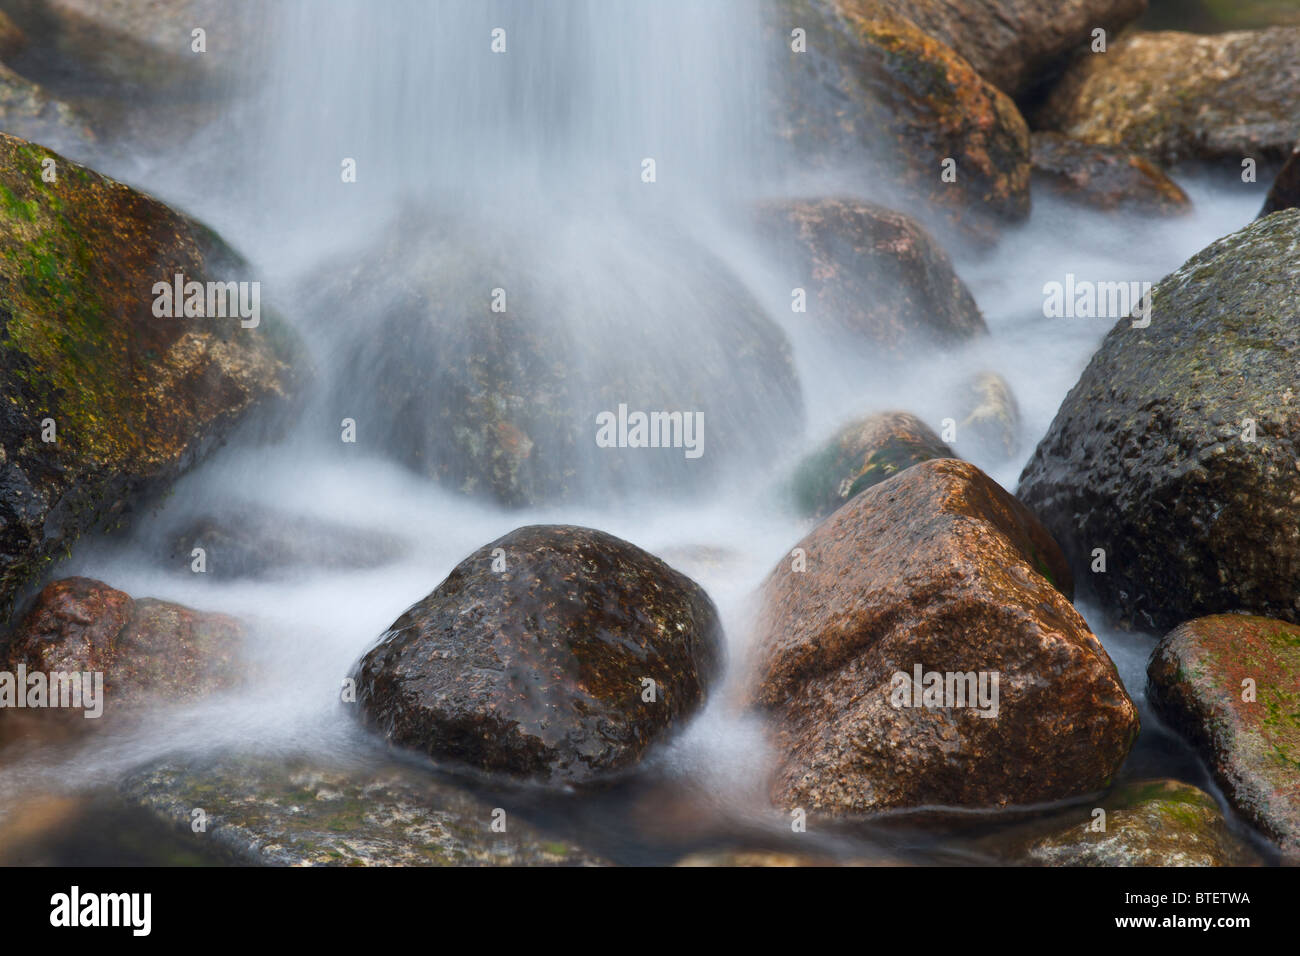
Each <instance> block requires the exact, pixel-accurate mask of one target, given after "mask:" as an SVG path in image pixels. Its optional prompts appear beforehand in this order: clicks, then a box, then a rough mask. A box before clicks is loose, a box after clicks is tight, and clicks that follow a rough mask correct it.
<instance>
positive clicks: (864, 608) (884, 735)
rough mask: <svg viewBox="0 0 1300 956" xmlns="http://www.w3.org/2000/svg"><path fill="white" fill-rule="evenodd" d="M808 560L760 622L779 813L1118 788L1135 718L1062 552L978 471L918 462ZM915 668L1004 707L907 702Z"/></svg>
mask: <svg viewBox="0 0 1300 956" xmlns="http://www.w3.org/2000/svg"><path fill="white" fill-rule="evenodd" d="M798 548H800V549H802V552H803V554H802V559H803V560H802V564H803V566H804V567H805V568H806V570H803V571H800V570H798V567H799V564H798V563H797V562H796V561H786V562H783V563H782V564H781V565H780V566H779V567H778V568H777V569H776V570H775V571H774V572H773V573H772V575H771V576H770V577H769V578H768V580H767V582H766V584H765V585H764V589H763V605H762V610H761V612H760V616H759V620H758V634H757V641H758V648H759V652H758V660H757V669H758V674H757V686H756V690H755V691H754V694H755V697H756V700H757V703H758V705H759V706H760V707H761V708H762V709H764V710H765V711H766V712H767V713H768V714H769V716H770V718H771V722H772V729H773V731H774V735H775V742H776V749H777V752H778V754H779V765H778V768H777V772H776V775H775V779H774V783H773V798H774V800H775V801H776V802H777V803H778V804H780V805H782V806H788V807H803V808H805V809H807V810H809V811H810V812H811V811H820V812H824V813H827V814H853V813H869V812H872V811H881V810H886V809H890V808H896V807H919V806H934V805H946V806H966V807H974V806H979V807H997V806H1006V805H1013V804H1025V803H1033V802H1038V801H1045V800H1052V799H1057V798H1061V797H1065V796H1068V795H1071V794H1080V793H1085V792H1090V791H1092V790H1095V789H1097V788H1100V787H1102V786H1104V785H1106V784H1107V783H1108V782H1109V781H1110V779H1111V778H1112V776H1113V775H1114V773H1115V771H1116V770H1117V769H1118V768H1119V766H1120V764H1121V763H1122V762H1123V760H1124V757H1125V756H1126V755H1127V754H1128V751H1129V749H1130V748H1131V746H1132V745H1133V742H1134V740H1135V739H1136V737H1137V732H1138V715H1137V710H1136V708H1135V707H1134V705H1133V702H1132V701H1131V700H1130V699H1129V697H1128V695H1127V694H1126V693H1125V690H1124V686H1123V684H1122V683H1121V681H1120V678H1119V674H1118V672H1117V671H1116V669H1115V666H1114V664H1113V663H1112V662H1111V660H1110V658H1109V657H1108V656H1107V655H1106V652H1105V650H1104V649H1103V648H1102V646H1101V643H1100V642H1099V641H1098V640H1097V638H1096V637H1095V636H1094V635H1093V634H1092V633H1091V632H1090V631H1089V630H1088V626H1087V624H1086V623H1085V622H1084V620H1083V619H1082V618H1081V617H1080V616H1079V615H1078V613H1076V612H1075V610H1074V608H1073V607H1072V606H1071V604H1070V602H1069V600H1068V599H1067V598H1066V597H1065V595H1064V594H1062V590H1064V591H1065V592H1066V593H1068V592H1069V590H1070V587H1071V583H1070V576H1069V571H1068V570H1067V568H1066V564H1065V559H1064V557H1063V556H1062V554H1061V551H1060V549H1059V548H1058V547H1057V546H1056V544H1055V543H1054V542H1053V541H1052V539H1051V537H1050V536H1049V535H1048V534H1047V532H1046V531H1045V530H1044V529H1043V527H1042V526H1041V525H1040V524H1039V523H1038V521H1037V520H1036V519H1035V518H1034V516H1033V515H1032V514H1031V513H1030V512H1029V511H1028V510H1027V509H1026V508H1025V507H1023V506H1022V505H1021V504H1019V503H1018V502H1017V501H1016V500H1015V499H1014V498H1012V497H1011V495H1009V494H1007V493H1006V492H1005V491H1004V490H1003V489H1001V488H1000V487H998V486H997V485H996V484H995V483H994V482H993V481H992V480H991V479H989V478H988V477H987V476H986V475H984V473H983V472H981V471H980V470H979V469H977V468H976V467H975V466H973V465H969V464H966V463H965V462H960V461H954V460H950V459H939V460H933V461H927V462H922V463H921V464H918V465H914V466H912V467H911V468H909V469H907V470H906V471H904V472H902V473H901V474H899V475H898V476H897V477H895V478H892V479H890V480H889V481H886V482H883V483H881V484H879V485H876V486H874V487H872V488H869V489H867V490H866V491H864V492H863V493H862V494H860V495H858V496H857V497H856V498H855V499H853V500H852V501H850V502H849V503H848V504H847V505H845V506H844V507H843V508H841V509H840V510H839V511H837V512H836V513H835V514H833V515H832V516H831V517H830V518H828V519H827V520H826V521H824V522H823V523H822V524H821V525H819V526H818V527H817V528H816V529H815V530H814V531H813V532H812V533H810V534H809V535H808V536H807V537H806V538H804V539H803V540H802V541H800V542H799V544H798ZM1058 588H1059V589H1058ZM918 665H919V666H920V667H921V668H922V671H923V672H938V673H940V674H947V673H950V672H951V673H954V674H957V673H961V674H966V673H971V674H974V675H975V676H976V678H977V679H978V678H980V676H981V675H983V679H984V681H985V684H984V688H985V689H986V690H990V691H991V689H992V686H993V678H994V676H996V678H997V685H996V686H997V688H998V690H997V696H996V698H993V696H992V694H991V693H990V694H988V696H987V697H986V698H985V699H984V701H983V703H984V704H985V706H983V707H982V708H981V707H979V706H951V705H952V704H959V703H962V701H960V700H959V699H957V698H955V697H947V698H944V699H941V700H940V701H938V703H939V704H941V705H942V704H944V702H945V700H946V702H947V704H948V705H946V706H930V705H929V704H927V702H926V701H925V700H924V698H922V700H921V701H920V703H921V706H901V705H900V704H909V703H912V700H911V697H910V692H909V693H908V694H907V695H906V700H900V698H899V697H898V689H899V682H898V680H897V676H896V675H899V674H902V675H904V677H906V678H908V680H909V682H910V677H911V675H913V673H914V668H915V667H916V666H918ZM954 689H955V688H954ZM994 700H995V701H996V703H995V704H994V706H992V707H989V706H987V704H988V703H990V702H991V701H994ZM930 703H934V702H930ZM965 703H967V704H970V703H971V701H969V700H967V701H966V702H965ZM981 713H983V714H988V716H981Z"/></svg>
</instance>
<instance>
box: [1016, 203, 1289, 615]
mask: <svg viewBox="0 0 1300 956" xmlns="http://www.w3.org/2000/svg"><path fill="white" fill-rule="evenodd" d="M1298 256H1300V210H1288V211H1285V212H1281V213H1278V214H1276V215H1273V216H1269V217H1267V218H1265V219H1260V220H1257V221H1256V222H1254V223H1253V224H1251V225H1250V226H1248V227H1247V228H1245V229H1243V230H1242V231H1240V232H1238V233H1235V234H1233V235H1231V236H1228V237H1227V238H1225V239H1221V240H1219V241H1218V242H1216V243H1214V244H1213V245H1211V246H1210V247H1209V248H1207V249H1205V250H1203V251H1201V252H1200V253H1198V254H1197V255H1195V256H1193V257H1192V258H1191V259H1190V260H1189V261H1188V262H1187V263H1186V264H1185V265H1183V267H1182V268H1181V269H1179V270H1178V271H1177V272H1175V273H1173V274H1172V275H1171V276H1169V277H1167V278H1166V279H1164V281H1162V282H1161V283H1159V285H1157V286H1156V288H1155V289H1154V292H1153V305H1152V309H1151V313H1150V316H1149V320H1150V322H1149V325H1147V326H1146V327H1141V326H1142V325H1143V324H1144V322H1145V321H1146V319H1145V318H1140V319H1136V320H1130V319H1127V318H1126V319H1122V320H1121V321H1120V322H1119V323H1118V324H1117V325H1116V326H1115V327H1114V328H1113V329H1112V330H1111V331H1110V333H1109V334H1108V335H1107V336H1106V338H1105V340H1104V341H1103V342H1102V344H1101V347H1100V348H1099V349H1098V350H1097V353H1096V355H1094V356H1093V358H1092V361H1091V362H1090V363H1089V365H1088V367H1087V368H1086V369H1085V370H1084V372H1083V375H1082V376H1081V377H1080V379H1079V382H1078V384H1076V385H1075V387H1074V388H1073V389H1072V390H1071V391H1070V393H1069V395H1067V396H1066V398H1065V401H1064V402H1063V403H1062V405H1061V408H1060V410H1059V411H1058V412H1057V415H1056V419H1055V421H1053V422H1052V425H1051V427H1050V428H1049V429H1048V432H1047V435H1046V436H1045V437H1044V438H1043V440H1042V441H1041V442H1040V443H1039V445H1038V448H1037V449H1036V450H1035V451H1034V454H1033V457H1032V458H1031V459H1030V460H1029V463H1028V465H1026V467H1025V471H1024V473H1023V475H1022V476H1021V479H1020V488H1019V491H1018V495H1019V497H1020V499H1021V500H1022V501H1024V502H1025V503H1026V504H1027V505H1029V507H1030V508H1031V509H1033V510H1034V511H1035V512H1036V513H1037V514H1038V516H1039V517H1040V518H1041V519H1042V521H1043V523H1044V524H1045V525H1046V526H1047V528H1048V529H1049V530H1050V531H1051V532H1052V534H1053V535H1054V536H1055V537H1056V540H1057V541H1059V542H1060V543H1061V547H1062V548H1063V549H1064V550H1065V553H1066V556H1067V557H1068V558H1069V559H1070V562H1071V564H1072V566H1073V567H1074V569H1075V572H1076V573H1078V574H1083V573H1084V572H1086V571H1087V570H1089V569H1091V567H1092V566H1093V563H1094V561H1095V560H1096V558H1094V555H1095V554H1096V553H1097V549H1101V550H1102V551H1104V552H1105V554H1104V558H1105V572H1104V573H1094V574H1088V576H1087V579H1088V581H1089V582H1090V586H1091V588H1092V589H1093V590H1094V591H1095V592H1096V594H1097V595H1098V596H1099V597H1100V599H1101V601H1102V603H1103V607H1104V609H1105V610H1106V612H1107V613H1108V614H1110V615H1111V616H1113V617H1114V618H1115V619H1116V620H1117V621H1118V622H1119V623H1121V624H1131V625H1135V626H1141V627H1146V628H1150V629H1164V628H1168V627H1173V626H1174V625H1176V624H1178V623H1180V622H1182V621H1185V620H1187V619H1189V618H1192V617H1196V616H1198V615H1204V614H1212V613H1215V612H1219V611H1234V610H1246V611H1254V612H1258V613H1261V614H1265V615H1268V616H1272V617H1281V618H1285V619H1286V620H1289V621H1298V620H1300V528H1297V525H1296V521H1295V515H1296V502H1297V500H1300V468H1298V467H1297V465H1296V461H1297V459H1300V395H1297V394H1296V388H1297V385H1298V384H1300V383H1297V380H1296V356H1297V355H1300V302H1297V299H1296V296H1295V276H1296V271H1295V263H1296V261H1297V257H1298ZM1134 322H1137V325H1138V326H1139V327H1134ZM1098 557H1101V555H1098ZM1099 567H1100V565H1099Z"/></svg>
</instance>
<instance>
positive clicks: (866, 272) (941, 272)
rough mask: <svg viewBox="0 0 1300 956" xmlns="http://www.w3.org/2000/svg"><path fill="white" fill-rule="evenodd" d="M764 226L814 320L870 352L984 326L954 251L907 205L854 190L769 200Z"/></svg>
mask: <svg viewBox="0 0 1300 956" xmlns="http://www.w3.org/2000/svg"><path fill="white" fill-rule="evenodd" d="M758 220H759V227H760V229H761V230H762V231H763V233H764V234H765V235H766V236H767V237H768V238H769V240H770V241H771V242H772V244H773V247H774V249H775V250H776V252H777V254H778V255H779V257H780V259H781V261H782V263H783V264H784V265H785V267H786V269H787V270H788V275H789V276H790V282H791V286H792V287H794V286H796V285H797V286H799V287H800V288H803V289H805V290H806V291H807V294H808V303H807V306H808V312H807V318H808V321H809V322H811V323H813V324H815V325H816V326H817V327H818V328H819V329H822V330H825V332H826V333H827V334H828V335H830V336H833V337H835V338H836V339H838V340H843V341H844V342H845V344H846V346H848V347H852V348H857V349H861V350H864V351H867V352H868V354H875V355H891V354H899V353H902V352H906V351H914V350H916V349H918V348H920V347H923V346H924V345H926V344H932V343H935V342H939V343H946V344H947V343H954V342H960V341H964V340H967V339H971V338H974V337H976V336H980V335H984V334H986V333H987V331H988V328H987V326H985V324H984V317H983V316H982V315H980V311H979V307H978V306H977V305H976V304H975V299H974V298H973V297H972V296H971V294H970V291H969V290H968V289H967V288H966V285H965V283H963V282H962V281H961V279H959V278H958V277H957V274H956V273H955V272H954V271H953V267H952V260H951V259H949V258H948V255H947V253H945V252H944V251H943V248H942V247H941V246H940V245H939V244H938V243H936V242H935V241H934V239H933V238H931V236H930V234H929V233H928V232H926V231H925V229H924V228H922V226H921V225H920V224H919V223H918V222H916V221H915V220H914V219H912V218H911V217H910V216H906V215H904V214H902V213H898V212H894V211H893V210H891V209H886V208H884V207H883V206H877V205H875V204H874V203H869V202H862V201H860V200H854V199H807V200H796V201H783V202H771V203H767V204H764V205H763V206H761V207H760V209H759V212H758Z"/></svg>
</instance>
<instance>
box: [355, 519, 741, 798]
mask: <svg viewBox="0 0 1300 956" xmlns="http://www.w3.org/2000/svg"><path fill="white" fill-rule="evenodd" d="M494 564H495V568H494ZM502 569H504V570H502ZM721 640H722V637H721V625H720V624H719V622H718V617H717V612H716V610H715V609H714V606H713V602H712V601H710V600H709V597H708V595H706V594H705V593H704V591H703V590H702V589H701V588H700V587H699V586H698V585H697V584H695V583H694V582H693V581H691V580H690V579H689V578H687V577H686V576H684V575H682V574H679V573H678V572H676V571H674V570H673V569H672V568H670V567H668V565H666V564H664V563H663V562H662V561H660V560H659V559H658V558H656V557H654V556H653V555H650V554H647V553H646V552H644V551H642V550H641V549H640V548H637V547H636V546H634V545H631V544H628V543H627V542H626V541H622V540H620V539H618V538H615V537H613V536H612V535H608V534H605V533H604V532H601V531H593V530H591V529H588V528H576V527H569V526H564V525H537V526H530V527H525V528H519V529H517V530H515V531H512V532H511V533H510V534H508V535H506V536H504V537H502V538H499V539H497V540H496V541H493V542H492V543H491V544H488V545H485V546H484V547H482V548H480V549H479V550H478V551H476V552H475V553H474V554H472V555H470V556H469V557H468V558H466V559H465V560H464V561H462V562H461V563H460V564H459V565H457V566H456V568H455V569H454V570H453V571H452V572H451V574H450V575H449V576H448V577H447V580H445V581H443V582H442V584H440V585H438V587H437V588H436V589H435V590H434V591H433V593H431V594H430V595H429V596H428V597H426V598H425V599H424V600H422V601H420V602H419V603H418V604H415V605H414V606H413V607H411V608H410V609H409V610H408V611H407V612H406V613H405V614H403V615H402V616H401V617H400V618H398V619H397V621H396V622H395V623H394V624H393V626H392V627H391V628H390V629H389V630H388V632H387V633H386V634H384V635H383V637H381V638H380V640H379V643H378V644H377V645H376V646H375V647H374V648H372V649H371V650H370V651H369V652H368V653H367V654H366V655H365V656H364V657H363V658H362V659H361V662H360V664H359V666H358V668H357V673H356V679H357V687H358V702H359V705H360V708H361V713H362V715H363V719H364V721H365V723H366V724H367V725H368V726H370V727H372V728H375V729H377V730H378V731H379V732H380V733H382V734H383V735H384V736H385V737H387V738H388V739H389V740H390V741H392V742H393V743H396V744H400V745H402V746H406V747H410V748H413V749H416V750H420V751H423V752H425V753H427V754H428V755H429V756H431V757H433V758H434V759H436V760H443V761H454V762H458V763H463V764H466V765H468V766H470V767H474V768H478V769H480V770H484V771H489V772H497V773H502V774H505V775H511V776H516V777H530V778H535V779H539V780H542V781H554V782H557V783H564V782H579V781H585V780H588V779H590V778H593V777H596V776H598V775H602V774H609V773H611V772H614V771H618V770H621V769H623V768H626V767H628V766H630V765H632V764H634V763H635V762H636V761H637V760H638V759H639V758H640V756H641V755H642V754H643V753H644V752H645V750H646V749H647V748H648V747H649V746H650V745H651V744H652V743H653V742H655V741H656V740H660V739H663V738H665V737H667V736H668V735H669V734H670V733H671V732H672V731H674V730H677V729H680V726H681V724H682V723H684V721H685V720H686V719H687V718H688V717H689V716H690V715H691V714H692V713H694V712H695V710H696V709H697V708H698V707H699V706H700V704H701V703H702V702H703V699H704V696H705V693H706V689H707V687H708V685H709V683H710V682H711V680H712V678H713V677H714V676H716V674H717V672H718V669H719V662H720V658H721V653H722V645H721ZM647 680H649V681H653V682H654V684H653V687H651V686H650V685H648V684H647V683H646V681H647ZM651 692H652V693H653V696H654V700H649V699H648V695H649V694H650V693H651Z"/></svg>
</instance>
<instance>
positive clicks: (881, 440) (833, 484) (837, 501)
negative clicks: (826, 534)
mask: <svg viewBox="0 0 1300 956" xmlns="http://www.w3.org/2000/svg"><path fill="white" fill-rule="evenodd" d="M955 457H957V456H956V455H954V454H953V452H952V449H951V448H949V447H948V446H947V445H946V444H944V443H943V442H942V441H941V440H940V439H939V436H938V435H936V434H935V433H934V432H933V431H931V430H930V427H929V426H928V425H926V424H925V422H923V421H921V420H920V419H919V418H917V417H916V416H915V415H912V414H909V413H908V412H881V413H879V414H876V415H868V416H867V417H866V418H861V419H858V420H857V421H853V422H850V423H849V424H847V425H845V426H844V427H843V428H841V429H840V430H839V431H837V432H836V433H835V434H834V435H832V436H831V437H830V438H829V439H828V440H827V441H826V442H825V443H823V444H822V445H821V447H819V448H818V449H817V450H816V451H814V452H813V453H812V454H810V455H809V456H808V457H806V458H804V459H803V461H801V462H800V463H799V466H798V468H797V469H796V470H795V473H794V477H793V479H792V480H791V492H792V494H793V497H794V501H795V506H796V507H797V508H798V509H799V512H800V513H801V514H803V515H805V516H808V517H814V518H825V517H826V516H827V515H829V514H830V513H831V512H833V511H834V510H835V509H836V508H839V507H840V506H841V505H843V504H844V502H846V501H848V500H849V499H850V498H852V497H854V496H855V495H857V494H859V493H861V492H863V491H865V490H866V489H868V488H870V487H871V486H873V485H878V484H880V482H882V481H885V480H886V479H889V478H892V477H894V475H896V474H898V473H899V472H900V471H902V470H903V469H905V468H910V467H912V466H913V465H915V464H917V463H918V462H922V461H929V460H930V459H932V458H955Z"/></svg>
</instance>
